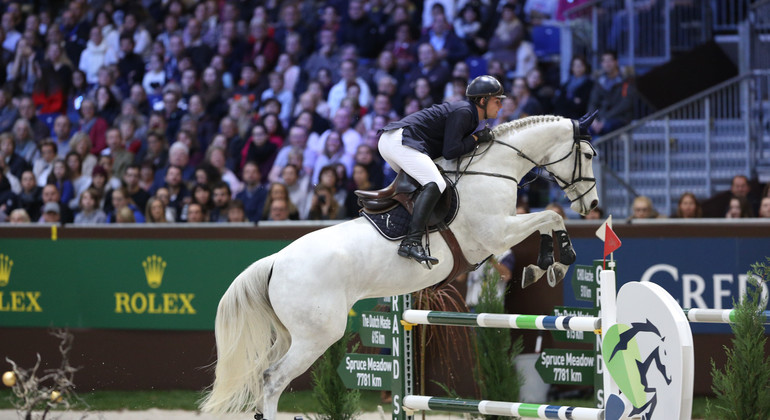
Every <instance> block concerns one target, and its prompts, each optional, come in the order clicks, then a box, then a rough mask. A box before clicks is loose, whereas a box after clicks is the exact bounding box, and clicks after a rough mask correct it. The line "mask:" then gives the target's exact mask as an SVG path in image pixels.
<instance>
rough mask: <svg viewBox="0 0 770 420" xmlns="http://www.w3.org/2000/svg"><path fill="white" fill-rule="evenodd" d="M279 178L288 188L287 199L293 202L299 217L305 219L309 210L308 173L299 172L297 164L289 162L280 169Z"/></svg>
mask: <svg viewBox="0 0 770 420" xmlns="http://www.w3.org/2000/svg"><path fill="white" fill-rule="evenodd" d="M281 180H282V183H283V184H284V185H285V186H286V188H287V189H288V190H289V201H291V202H292V203H295V205H296V207H297V211H298V212H299V218H300V219H301V220H306V219H307V214H308V211H310V197H311V187H310V185H311V184H310V175H309V174H306V173H302V172H300V169H299V166H297V165H294V164H292V163H289V164H288V165H286V166H284V168H283V170H282V171H281Z"/></svg>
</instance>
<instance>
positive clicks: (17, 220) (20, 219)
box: [8, 209, 37, 224]
mask: <svg viewBox="0 0 770 420" xmlns="http://www.w3.org/2000/svg"><path fill="white" fill-rule="evenodd" d="M36 220H37V219H36ZM31 221H32V219H31V218H30V216H29V214H27V211H26V210H24V209H16V210H13V211H11V214H10V215H8V223H11V224H27V223H31Z"/></svg>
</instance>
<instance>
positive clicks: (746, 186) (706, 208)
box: [703, 175, 759, 217]
mask: <svg viewBox="0 0 770 420" xmlns="http://www.w3.org/2000/svg"><path fill="white" fill-rule="evenodd" d="M733 197H741V198H745V199H746V200H747V201H748V203H749V207H751V209H752V211H753V210H754V209H758V207H759V199H758V197H757V196H756V194H755V193H754V192H753V191H752V185H751V182H750V181H749V178H748V177H746V176H745V175H736V176H734V177H733V179H732V182H731V183H730V190H729V191H722V192H719V193H717V194H715V195H714V196H712V197H711V198H709V199H708V200H706V201H705V202H704V203H703V217H723V216H724V215H725V213H726V212H727V211H728V210H729V207H730V200H731V199H732V198H733ZM755 204H756V205H755Z"/></svg>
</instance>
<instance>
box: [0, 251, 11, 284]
mask: <svg viewBox="0 0 770 420" xmlns="http://www.w3.org/2000/svg"><path fill="white" fill-rule="evenodd" d="M12 268H13V260H12V259H10V258H8V256H7V255H3V254H0V287H3V286H5V285H6V284H8V280H9V279H10V278H11V269H12Z"/></svg>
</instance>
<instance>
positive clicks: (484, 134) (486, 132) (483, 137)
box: [476, 127, 495, 143]
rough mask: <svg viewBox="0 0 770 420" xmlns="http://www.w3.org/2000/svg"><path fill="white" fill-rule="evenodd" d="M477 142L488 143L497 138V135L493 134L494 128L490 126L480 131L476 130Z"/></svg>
mask: <svg viewBox="0 0 770 420" xmlns="http://www.w3.org/2000/svg"><path fill="white" fill-rule="evenodd" d="M476 138H477V139H478V140H476V143H486V142H488V141H492V140H494V139H495V136H494V135H492V130H490V129H489V127H484V128H482V129H481V130H479V131H478V132H476Z"/></svg>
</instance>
